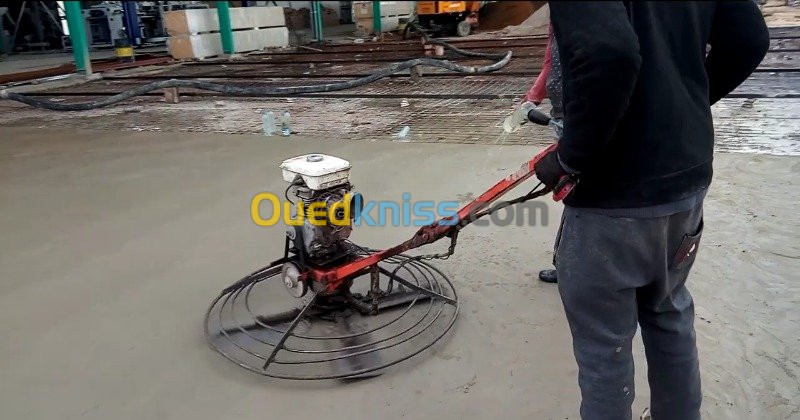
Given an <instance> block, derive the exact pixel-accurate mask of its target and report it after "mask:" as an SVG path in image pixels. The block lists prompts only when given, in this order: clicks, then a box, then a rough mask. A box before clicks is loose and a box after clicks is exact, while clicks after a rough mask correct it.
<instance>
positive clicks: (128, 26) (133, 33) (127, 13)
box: [122, 1, 142, 46]
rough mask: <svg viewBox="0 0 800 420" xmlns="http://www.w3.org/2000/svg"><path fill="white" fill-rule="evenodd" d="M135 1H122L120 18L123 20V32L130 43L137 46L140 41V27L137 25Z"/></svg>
mask: <svg viewBox="0 0 800 420" xmlns="http://www.w3.org/2000/svg"><path fill="white" fill-rule="evenodd" d="M136 12H137V11H136V2H135V1H123V2H122V19H123V21H124V22H125V33H127V34H128V41H130V42H131V45H134V46H138V45H140V44H141V43H142V29H141V28H140V27H139V16H138V14H137V13H136Z"/></svg>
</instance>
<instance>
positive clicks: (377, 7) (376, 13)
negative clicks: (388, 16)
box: [372, 1, 381, 34]
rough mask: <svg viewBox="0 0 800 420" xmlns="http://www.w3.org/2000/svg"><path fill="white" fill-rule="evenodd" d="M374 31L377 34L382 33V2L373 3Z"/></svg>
mask: <svg viewBox="0 0 800 420" xmlns="http://www.w3.org/2000/svg"><path fill="white" fill-rule="evenodd" d="M372 31H373V32H375V33H376V34H380V33H381V2H379V1H373V2H372Z"/></svg>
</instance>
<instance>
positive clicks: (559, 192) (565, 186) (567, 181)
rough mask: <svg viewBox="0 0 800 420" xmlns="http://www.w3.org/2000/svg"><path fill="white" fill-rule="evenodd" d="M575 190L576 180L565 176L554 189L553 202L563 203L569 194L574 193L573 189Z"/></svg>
mask: <svg viewBox="0 0 800 420" xmlns="http://www.w3.org/2000/svg"><path fill="white" fill-rule="evenodd" d="M573 188H575V180H574V179H573V178H572V176H570V175H564V176H562V177H561V179H559V180H558V184H556V187H555V188H553V200H555V201H561V200H563V199H564V198H565V197H566V196H568V195H569V193H571V192H572V189H573Z"/></svg>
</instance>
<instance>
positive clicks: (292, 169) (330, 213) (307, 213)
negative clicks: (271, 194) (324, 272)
mask: <svg viewBox="0 0 800 420" xmlns="http://www.w3.org/2000/svg"><path fill="white" fill-rule="evenodd" d="M280 168H281V170H282V171H283V180H284V181H286V182H288V183H289V186H288V187H287V189H286V192H285V196H286V199H287V200H289V201H290V202H291V203H292V204H293V206H292V214H291V220H292V221H293V222H292V226H289V227H288V230H287V232H286V234H287V238H288V240H289V241H291V244H290V246H289V247H288V250H287V251H288V252H289V253H292V254H294V257H295V258H292V259H293V260H294V262H287V263H284V266H283V270H282V272H283V278H284V283H285V285H286V287H287V289H289V292H290V293H291V294H292V295H293V296H295V297H302V296H303V295H305V293H306V291H307V286H306V284H304V283H303V282H299V281H298V276H299V275H300V273H301V272H302V271H303V269H304V268H307V267H309V266H316V267H320V266H325V265H328V264H331V263H334V262H337V261H340V260H342V259H343V258H346V257H348V256H349V255H350V254H351V247H349V246H347V244H346V243H345V241H346V240H347V238H348V237H350V233H351V232H352V231H353V220H354V218H355V217H356V205H360V203H361V202H362V199H361V195H360V194H352V191H353V185H352V184H351V183H350V162H348V161H346V160H344V159H341V158H338V157H335V156H328V155H323V154H308V155H302V156H297V157H293V158H291V159H286V160H284V161H283V163H281V166H280ZM291 196H293V197H294V199H291V198H290V197H291ZM303 266H304V267H303Z"/></svg>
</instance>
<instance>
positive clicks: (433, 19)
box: [417, 1, 486, 36]
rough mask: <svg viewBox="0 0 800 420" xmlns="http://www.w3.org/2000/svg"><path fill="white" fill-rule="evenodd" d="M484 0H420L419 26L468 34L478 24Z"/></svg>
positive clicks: (463, 34)
mask: <svg viewBox="0 0 800 420" xmlns="http://www.w3.org/2000/svg"><path fill="white" fill-rule="evenodd" d="M484 3H486V2H484V1H418V2H417V19H418V21H419V26H421V27H422V28H425V29H427V30H430V31H433V32H435V33H447V34H453V33H455V34H458V36H467V35H469V34H470V33H471V32H472V28H474V27H476V26H478V10H480V8H481V6H483V4H484Z"/></svg>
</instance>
